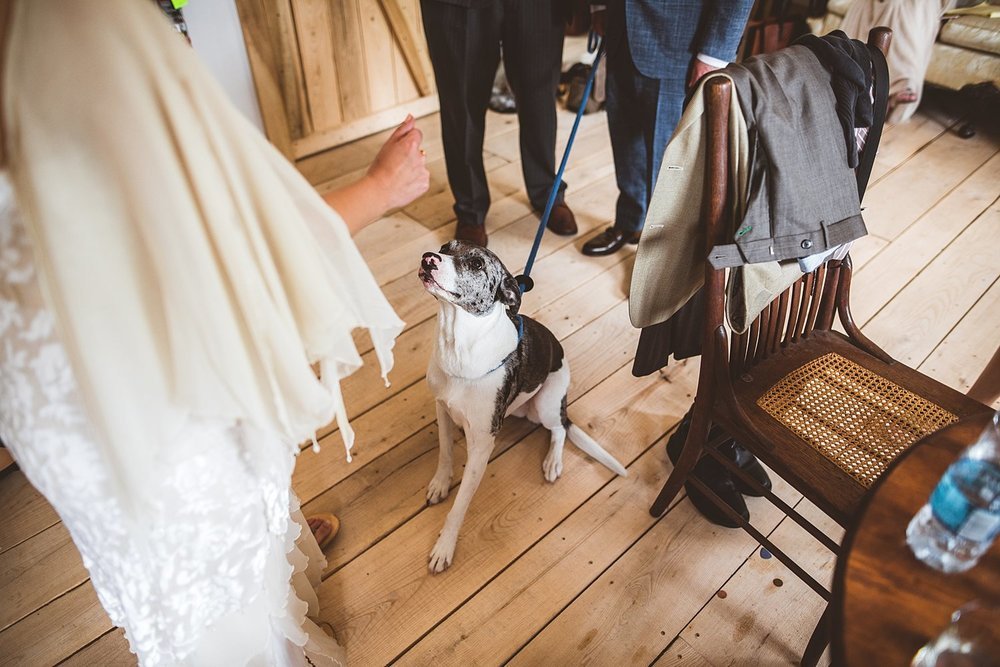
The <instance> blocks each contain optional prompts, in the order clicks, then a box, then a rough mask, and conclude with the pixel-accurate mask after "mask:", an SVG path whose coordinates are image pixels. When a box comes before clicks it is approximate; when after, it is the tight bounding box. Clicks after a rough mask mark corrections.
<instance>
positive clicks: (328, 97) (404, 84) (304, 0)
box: [236, 0, 438, 159]
mask: <svg viewBox="0 0 1000 667" xmlns="http://www.w3.org/2000/svg"><path fill="white" fill-rule="evenodd" d="M236 6H237V8H238V10H239V14H240V22H241V23H242V25H243V35H244V38H245V41H246V45H247V52H248V54H249V58H250V69H251V70H252V72H253V78H254V85H255V87H256V89H257V98H258V101H259V103H260V108H261V116H262V117H263V120H264V129H265V131H266V132H267V136H268V138H269V139H270V140H271V141H272V142H273V143H274V144H275V146H277V147H278V149H279V150H281V151H282V152H283V153H285V155H287V156H288V157H289V158H291V159H301V158H304V157H306V156H308V155H313V154H315V153H319V152H321V151H324V150H326V149H328V148H331V147H333V146H338V145H340V144H343V143H346V142H348V141H352V140H354V139H357V138H359V137H363V136H366V135H369V134H373V133H375V132H378V131H381V130H384V129H386V128H389V127H392V126H393V125H396V124H398V123H399V122H400V121H402V119H403V117H405V115H406V114H407V113H412V114H413V115H414V116H422V115H426V114H428V113H432V112H434V111H437V108H438V100H437V94H436V91H435V88H434V78H433V74H432V73H431V65H430V59H429V57H428V55H427V45H426V43H425V41H424V34H423V27H422V25H421V20H420V2H419V0H236Z"/></svg>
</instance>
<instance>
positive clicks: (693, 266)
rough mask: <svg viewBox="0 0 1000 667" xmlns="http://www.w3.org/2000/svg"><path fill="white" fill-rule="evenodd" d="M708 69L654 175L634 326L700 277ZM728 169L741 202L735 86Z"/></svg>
mask: <svg viewBox="0 0 1000 667" xmlns="http://www.w3.org/2000/svg"><path fill="white" fill-rule="evenodd" d="M714 76H724V77H726V78H727V79H729V80H730V81H732V79H731V78H730V77H729V75H728V74H725V73H721V72H720V73H713V74H712V75H711V76H708V77H705V79H704V80H703V81H702V82H701V83H700V84H699V87H698V90H697V91H696V92H695V94H694V97H693V98H692V99H691V101H690V102H689V103H688V106H687V108H686V109H685V110H684V115H683V116H681V121H680V123H679V124H678V125H677V129H676V130H675V131H674V136H673V138H672V139H671V140H670V143H669V144H668V145H667V150H666V153H665V154H664V156H663V165H662V166H661V167H660V174H659V177H658V178H657V180H656V188H655V189H654V190H653V198H652V200H651V201H650V203H649V210H648V212H647V214H646V224H645V226H644V227H643V230H642V236H641V238H640V239H639V248H638V250H637V252H636V258H635V268H634V269H633V270H632V286H631V292H630V295H629V318H630V319H631V320H632V325H633V326H635V327H646V326H651V325H653V324H658V323H660V322H663V321H665V320H666V319H668V318H669V317H670V316H672V315H673V314H674V313H676V312H677V311H678V310H679V309H680V307H681V306H683V305H684V304H685V303H686V302H687V300H688V299H690V298H691V296H692V295H694V293H695V292H696V291H698V288H699V287H701V285H702V283H703V282H704V272H705V264H704V262H705V230H704V226H703V225H702V222H701V202H702V196H703V190H704V185H705V139H706V137H705V123H704V122H703V118H702V117H703V116H704V114H705V102H704V100H703V98H702V91H703V90H704V87H705V83H706V82H707V81H708V80H709V79H711V78H712V77H714ZM729 121H730V122H729V146H730V151H729V168H730V173H731V174H732V177H733V178H732V182H733V183H736V184H737V192H736V193H734V194H735V196H734V197H733V201H734V202H745V201H746V183H747V173H748V168H749V167H748V165H749V140H748V137H747V126H746V121H744V119H743V114H742V112H741V111H740V106H739V100H738V99H737V97H736V94H735V89H734V93H733V95H732V96H731V97H730V102H729Z"/></svg>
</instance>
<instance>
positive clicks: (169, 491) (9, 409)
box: [0, 172, 345, 666]
mask: <svg viewBox="0 0 1000 667" xmlns="http://www.w3.org/2000/svg"><path fill="white" fill-rule="evenodd" d="M96 316H97V315H96V314H95V317H96ZM139 372H141V371H139ZM0 439H2V440H3V442H4V443H5V444H6V445H7V446H8V447H9V448H10V450H11V452H12V453H13V455H14V457H15V459H16V460H17V462H18V464H19V465H20V467H21V469H22V470H23V471H24V473H25V475H27V477H28V478H29V479H30V481H31V482H32V484H34V485H35V486H36V487H37V488H38V489H39V490H40V491H41V492H42V493H43V494H44V495H45V497H46V498H47V499H48V500H49V501H50V502H51V503H52V505H53V506H54V507H55V509H56V511H57V512H58V513H59V515H60V517H61V518H62V520H63V523H64V525H65V526H66V528H67V529H68V530H69V532H70V534H71V535H72V537H73V541H74V542H75V544H76V545H77V547H78V548H79V550H80V553H81V555H82V556H83V562H84V565H85V566H86V567H87V569H88V571H89V572H90V575H91V580H92V582H93V585H94V588H95V590H96V591H97V595H98V597H99V598H100V600H101V604H103V605H104V608H105V609H106V610H107V612H108V615H109V616H110V617H111V620H112V622H114V624H115V625H118V626H121V627H122V628H124V629H125V633H126V636H127V637H128V640H129V643H130V645H131V647H132V650H133V651H134V652H135V653H136V654H137V655H138V657H139V660H140V662H141V663H142V664H144V665H175V664H199V665H242V664H254V665H257V664H260V665H304V664H307V661H306V656H308V660H309V663H310V664H313V665H317V666H318V665H343V664H345V659H344V654H343V651H342V649H341V648H340V647H338V646H337V645H336V643H335V642H334V641H333V640H332V639H330V638H329V637H328V636H327V635H325V634H324V633H323V632H322V630H320V629H319V628H318V627H317V626H316V625H314V624H313V623H312V622H311V621H309V620H308V619H307V618H306V615H307V613H310V612H311V613H312V614H315V612H316V611H317V609H316V598H315V594H314V592H313V588H312V585H313V584H315V583H318V575H319V573H320V572H321V570H322V567H323V566H324V564H325V562H324V561H323V556H322V553H321V552H320V550H319V548H318V546H317V545H316V541H315V540H314V539H313V537H312V534H311V533H310V532H309V530H308V528H306V527H305V526H304V522H303V521H302V516H301V513H300V512H299V511H298V501H297V499H296V498H295V496H294V494H293V493H292V492H291V490H290V488H289V485H288V480H289V479H290V477H291V471H292V467H293V465H294V461H295V458H294V457H295V452H296V447H295V446H294V445H293V444H291V443H282V442H280V441H276V439H275V438H274V437H270V436H269V435H268V434H266V433H262V432H260V431H257V430H253V429H250V428H247V427H244V426H242V425H241V424H240V423H211V422H205V421H200V422H194V423H190V424H188V425H187V426H186V428H185V429H184V431H183V433H182V434H181V435H180V436H179V437H177V438H176V440H175V441H174V442H173V443H172V444H173V447H172V448H171V450H170V456H169V457H168V460H166V461H165V462H163V468H162V470H161V473H162V474H161V475H160V476H159V479H158V484H159V488H158V489H155V490H152V492H151V493H150V495H151V496H154V497H156V498H157V502H156V504H155V506H153V507H150V508H148V509H146V510H144V515H143V517H142V519H143V521H144V524H145V527H146V531H145V534H144V535H143V536H142V538H141V539H137V538H136V537H135V536H133V535H132V534H131V533H130V531H128V530H125V529H123V528H122V526H123V525H124V523H123V521H122V520H121V518H122V516H123V508H122V506H121V502H122V500H121V498H120V497H119V495H118V494H117V493H116V492H115V490H114V487H113V485H112V484H111V483H110V474H109V472H108V468H107V462H106V461H105V460H104V459H103V454H102V451H103V450H102V448H101V447H99V446H98V443H97V442H96V441H95V439H94V437H93V435H92V431H91V429H90V428H89V427H88V422H87V417H86V415H85V410H84V406H83V405H82V404H81V399H80V396H79V394H78V391H77V385H76V381H75V379H74V375H73V372H72V370H71V368H70V366H69V364H68V361H67V355H66V351H65V350H64V347H63V345H62V343H61V342H60V340H59V338H58V335H57V329H56V326H55V322H54V320H53V317H52V315H51V314H50V312H49V310H48V309H47V308H46V306H45V301H44V299H43V294H42V290H41V289H40V286H39V284H38V281H37V279H36V272H35V263H34V259H33V256H32V247H31V242H30V240H29V238H28V234H27V233H26V229H25V227H24V226H23V224H22V222H21V218H20V215H19V213H18V209H17V206H16V203H15V201H14V196H13V193H12V189H11V186H10V183H9V181H8V180H7V177H6V175H4V174H2V172H0Z"/></svg>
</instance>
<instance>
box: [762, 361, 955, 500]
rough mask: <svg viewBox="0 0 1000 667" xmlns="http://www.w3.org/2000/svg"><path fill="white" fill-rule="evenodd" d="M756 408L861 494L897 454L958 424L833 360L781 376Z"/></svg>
mask: <svg viewBox="0 0 1000 667" xmlns="http://www.w3.org/2000/svg"><path fill="white" fill-rule="evenodd" d="M757 405H759V406H760V407H761V409H763V410H764V411H765V412H767V413H768V414H769V415H771V416H772V417H774V419H776V420H777V421H778V422H780V423H781V424H782V425H783V426H784V427H785V428H787V429H788V430H790V431H792V432H793V433H795V435H797V436H798V437H799V438H801V439H802V440H803V441H804V442H806V443H808V444H809V446H811V447H812V448H813V449H815V450H817V451H818V452H820V453H821V454H823V456H825V457H826V458H827V459H829V460H830V461H832V462H833V463H834V464H835V465H837V466H838V467H839V468H840V469H841V470H843V471H844V472H846V473H847V474H848V475H850V476H851V477H853V478H854V479H855V480H857V481H858V482H859V483H860V484H861V485H862V486H864V487H866V488H867V487H870V486H871V485H872V483H873V482H875V480H877V479H878V477H879V475H881V474H882V473H883V472H884V471H885V469H886V467H887V466H888V465H889V464H890V463H891V462H892V460H893V459H894V458H896V456H897V455H899V453H900V452H902V451H904V450H905V449H907V448H908V447H909V446H910V445H912V444H913V443H915V442H916V441H917V440H919V439H920V438H922V437H924V436H925V435H927V434H929V433H933V432H934V431H937V430H938V429H940V428H942V427H943V426H947V425H948V424H951V423H952V422H955V421H957V420H958V417H956V416H955V415H954V414H952V413H950V412H948V411H947V410H945V409H943V408H941V407H939V406H937V405H935V404H934V403H931V402H930V401H928V400H926V399H924V398H922V397H921V396H918V395H916V394H914V393H913V392H911V391H909V390H907V389H905V388H903V387H901V386H899V385H898V384H895V383H894V382H891V381H889V380H887V379H885V378H883V377H881V376H880V375H878V374H877V373H874V372H872V371H871V370H869V369H867V368H865V367H864V366H861V365H859V364H856V363H854V362H853V361H851V360H849V359H846V358H844V357H842V356H841V355H839V354H837V353H835V352H830V353H828V354H825V355H823V356H822V357H819V358H817V359H814V360H813V361H810V362H809V363H807V364H804V365H803V366H800V367H799V368H798V369H796V370H794V371H792V372H791V373H789V374H788V375H786V376H785V377H784V378H782V379H781V380H780V381H778V382H777V383H776V384H775V385H774V386H773V387H771V388H770V389H769V390H768V391H767V392H765V393H764V395H763V396H761V397H760V398H759V399H758V400H757Z"/></svg>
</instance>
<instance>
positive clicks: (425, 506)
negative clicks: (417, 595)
mask: <svg viewBox="0 0 1000 667" xmlns="http://www.w3.org/2000/svg"><path fill="white" fill-rule="evenodd" d="M631 363H632V361H631V360H629V361H628V362H627V363H625V364H623V365H621V366H619V367H618V368H616V369H614V370H613V371H611V372H610V373H609V374H608V375H606V376H605V377H604V378H602V379H601V380H600V381H599V382H595V383H594V386H593V387H591V388H590V389H588V390H587V391H586V392H584V393H582V394H580V395H579V396H577V397H576V398H575V399H574V400H573V401H572V402H571V403H569V405H571V406H572V405H574V404H576V403H577V402H578V401H580V400H582V399H583V398H584V397H585V396H586V395H587V394H589V393H590V392H592V391H595V390H597V388H598V386H599V385H600V384H601V383H602V382H604V381H606V380H607V379H608V378H610V377H611V376H612V375H614V374H615V373H618V372H619V371H621V369H622V368H624V367H625V366H628V365H629V364H631ZM436 423H437V420H435V421H433V422H431V423H430V424H428V425H427V426H425V427H424V428H430V427H431V426H433V425H435V424H436ZM539 428H540V427H539V426H537V425H536V427H535V428H532V429H531V430H530V431H529V432H528V433H526V434H524V436H522V437H521V438H518V439H517V441H515V442H514V443H512V444H511V445H510V447H507V448H506V449H504V450H502V451H500V452H498V453H497V454H496V456H491V458H490V460H489V463H488V464H487V466H488V465H489V464H492V463H494V462H495V461H497V460H498V459H499V458H500V457H501V456H503V455H504V454H506V453H507V452H510V451H512V450H513V449H514V448H515V447H517V446H518V445H520V444H522V443H523V442H524V441H525V440H527V439H528V438H529V437H530V436H531V435H532V434H533V433H535V432H536V431H538V429H539ZM421 430H423V429H421ZM411 437H412V436H411ZM463 440H464V436H463ZM400 444H402V443H397V444H396V445H395V446H394V447H392V448H391V449H390V450H387V451H386V452H385V453H384V454H382V455H380V456H379V458H381V457H382V456H385V455H386V454H388V453H389V451H392V450H393V449H395V448H396V447H398V446H399V445H400ZM455 444H456V448H459V449H464V447H459V445H458V442H457V441H456V443H455ZM431 451H432V452H433V451H435V450H431ZM426 455H427V453H426V452H424V453H422V454H420V455H419V456H417V457H415V459H416V458H420V457H421V456H426ZM415 459H414V460H415ZM377 460H378V459H375V461H377ZM375 461H371V462H369V463H368V464H366V465H373V464H374V463H375ZM462 467H463V469H464V467H465V465H464V464H463V466H462ZM626 467H627V466H626ZM359 470H360V469H359ZM612 479H614V478H613V477H612ZM461 482H462V480H461V477H459V478H458V479H457V480H453V481H452V484H451V486H450V487H449V491H448V497H449V498H450V497H451V496H452V492H453V491H454V490H455V489H457V488H458V485H459V484H461ZM335 486H336V485H335ZM335 486H334V487H331V488H335ZM601 488H603V486H602V487H601ZM306 505H308V503H306ZM431 507H432V505H429V504H427V503H424V504H423V505H421V506H420V508H419V509H418V510H417V511H416V512H414V513H413V514H411V515H410V516H409V517H407V519H406V520H405V521H401V522H400V523H399V524H397V525H396V527H395V528H393V529H392V530H390V531H388V532H386V533H385V534H383V535H381V536H379V538H378V539H376V540H374V541H372V542H371V543H370V544H368V546H367V547H366V548H365V549H364V550H363V551H359V552H358V553H357V554H355V555H354V556H353V557H351V558H350V559H349V560H346V561H344V562H343V563H341V564H340V565H338V566H337V567H335V568H332V569H331V570H330V571H329V572H324V573H323V576H322V579H323V580H324V581H325V580H326V579H328V578H330V577H331V576H333V575H334V574H336V573H337V572H338V571H340V570H342V569H343V568H344V567H346V566H347V565H349V564H350V563H351V562H353V561H355V560H357V559H358V558H361V557H362V556H364V555H365V554H366V553H367V552H368V551H370V550H371V549H372V548H373V547H375V545H377V544H378V543H380V542H382V541H383V540H385V539H386V538H388V537H389V536H390V535H392V534H393V533H395V532H396V531H397V530H399V529H400V528H402V527H403V526H404V525H406V524H407V523H409V522H410V521H412V520H413V519H414V518H416V517H417V516H419V515H420V514H423V513H424V512H426V511H427V510H428V509H430V508H431ZM546 534H548V533H546ZM516 560H517V559H515V560H514V561H511V562H512V563H513V562H515V561H516ZM505 569H506V568H505ZM491 581H492V579H491ZM462 604H463V605H464V604H465V603H464V602H463V603H462ZM442 620H444V619H442ZM435 627H436V625H435ZM432 629H433V628H432ZM428 632H430V630H428ZM407 650H409V649H407ZM404 653H405V651H404ZM400 655H402V654H400ZM398 657H399V656H397V658H398Z"/></svg>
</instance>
